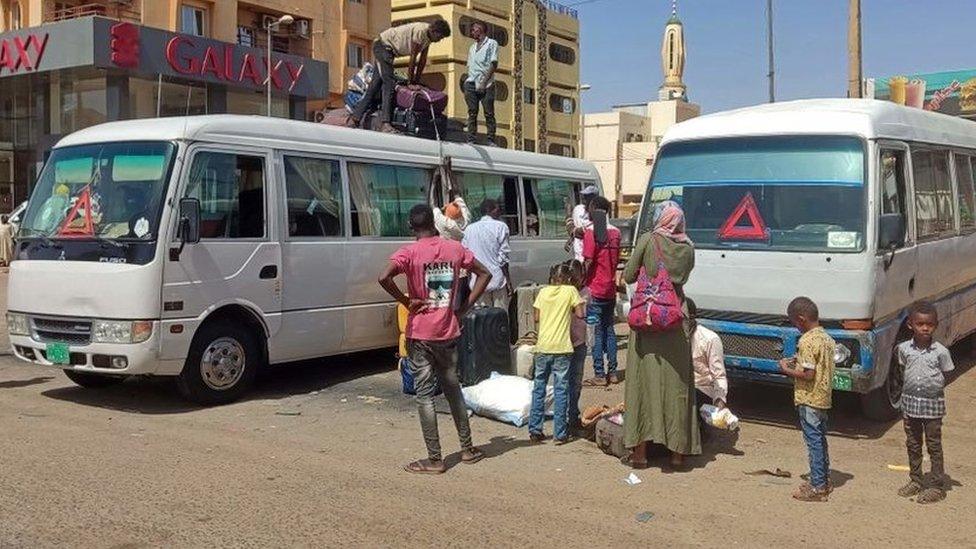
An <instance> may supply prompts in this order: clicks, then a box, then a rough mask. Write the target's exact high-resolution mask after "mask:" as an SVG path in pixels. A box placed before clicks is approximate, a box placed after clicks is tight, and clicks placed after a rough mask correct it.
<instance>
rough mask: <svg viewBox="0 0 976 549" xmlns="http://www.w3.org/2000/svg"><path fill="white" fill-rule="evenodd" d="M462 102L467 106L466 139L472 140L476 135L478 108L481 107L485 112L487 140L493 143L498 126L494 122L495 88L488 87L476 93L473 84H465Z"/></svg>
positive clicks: (476, 90) (476, 89)
mask: <svg viewBox="0 0 976 549" xmlns="http://www.w3.org/2000/svg"><path fill="white" fill-rule="evenodd" d="M464 102H465V103H467V104H468V137H470V138H471V139H474V137H475V136H476V135H478V107H481V108H483V109H484V111H485V127H486V128H487V130H488V140H489V141H494V140H495V131H496V128H497V126H498V125H497V123H496V122H495V86H493V85H492V86H488V87H487V88H485V89H484V90H483V91H478V88H477V87H476V86H475V84H474V82H465V83H464Z"/></svg>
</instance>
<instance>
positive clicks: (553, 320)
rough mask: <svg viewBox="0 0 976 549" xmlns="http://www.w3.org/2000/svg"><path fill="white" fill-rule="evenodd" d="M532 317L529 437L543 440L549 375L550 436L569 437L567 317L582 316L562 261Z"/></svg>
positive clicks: (562, 440)
mask: <svg viewBox="0 0 976 549" xmlns="http://www.w3.org/2000/svg"><path fill="white" fill-rule="evenodd" d="M533 307H534V308H535V321H536V323H537V324H538V325H539V339H538V341H537V342H536V344H535V361H534V368H535V381H534V385H533V388H532V408H531V411H530V413H529V440H531V441H532V442H543V441H545V440H546V436H545V435H544V434H543V432H542V423H543V420H544V419H545V411H546V385H547V384H548V382H549V375H550V374H551V375H552V377H553V397H554V400H555V402H554V406H553V420H552V429H553V437H554V438H555V440H556V444H565V443H567V442H569V441H570V435H569V425H568V421H567V419H568V408H569V380H568V379H567V377H568V374H569V369H570V363H571V362H572V358H573V341H572V338H571V337H570V325H571V321H570V319H571V317H572V316H573V315H576V318H583V314H584V311H583V299H582V298H580V295H579V292H578V291H576V287H575V286H573V285H572V274H571V273H570V270H569V268H568V267H567V266H566V265H564V264H558V265H554V266H553V267H552V269H550V271H549V285H548V286H545V287H544V288H542V289H541V290H539V294H538V295H537V296H536V298H535V303H534V304H533Z"/></svg>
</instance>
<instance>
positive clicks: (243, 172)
mask: <svg viewBox="0 0 976 549" xmlns="http://www.w3.org/2000/svg"><path fill="white" fill-rule="evenodd" d="M187 157H188V158H189V162H188V163H187V165H188V166H189V169H184V170H183V173H184V175H183V180H184V185H183V188H182V192H180V193H178V194H177V196H178V197H181V198H195V199H197V200H199V202H200V242H198V243H196V244H187V245H186V246H185V247H184V249H183V251H182V253H180V254H179V256H178V257H177V256H176V255H175V250H176V249H178V247H179V237H178V236H176V232H177V231H176V228H175V227H174V230H173V234H174V237H173V245H172V246H171V249H170V251H169V253H168V254H167V258H166V259H167V261H166V268H165V271H164V276H163V292H162V294H163V295H162V299H163V312H162V316H163V318H164V319H165V318H191V319H192V318H196V317H198V316H200V315H203V314H204V313H205V312H208V310H209V309H212V308H215V307H220V306H223V305H227V304H232V303H236V304H238V305H242V306H245V307H247V308H248V309H250V310H251V311H252V312H254V313H256V314H258V315H260V316H261V317H262V321H263V322H264V323H265V325H266V326H267V328H268V331H269V334H272V335H273V334H275V333H276V332H277V330H278V326H279V324H280V321H281V320H280V319H281V317H280V314H279V313H280V312H281V294H282V285H281V279H282V276H281V274H282V273H281V270H282V265H281V247H280V245H279V243H278V240H277V235H276V234H274V233H275V227H276V222H275V220H276V217H277V216H276V215H275V212H276V208H272V207H271V205H273V204H275V201H274V197H273V195H272V193H271V192H270V189H271V188H273V187H274V186H273V185H271V176H270V174H271V173H273V170H271V169H270V166H271V158H272V157H271V155H270V154H269V153H268V152H266V151H261V150H253V151H251V152H244V149H241V148H239V147H235V148H234V149H233V150H231V149H224V148H215V147H210V146H208V147H207V148H192V149H191V150H190V151H189V152H188V153H187ZM174 204H176V205H177V206H176V207H177V208H178V201H175V202H174ZM174 225H178V223H174Z"/></svg>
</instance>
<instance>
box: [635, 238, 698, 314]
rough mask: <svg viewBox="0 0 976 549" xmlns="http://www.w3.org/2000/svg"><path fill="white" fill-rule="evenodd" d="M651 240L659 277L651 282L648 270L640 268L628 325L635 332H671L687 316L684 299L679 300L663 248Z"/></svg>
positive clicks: (655, 277) (656, 276) (655, 276)
mask: <svg viewBox="0 0 976 549" xmlns="http://www.w3.org/2000/svg"><path fill="white" fill-rule="evenodd" d="M651 238H652V239H653V240H654V243H655V251H656V254H655V256H656V259H657V274H656V275H654V280H651V279H650V278H648V276H647V270H646V269H644V267H643V266H641V268H640V274H638V275H637V288H636V289H635V291H634V296H633V297H631V298H630V314H628V315H627V323H628V324H630V328H631V329H632V330H635V331H638V332H668V331H671V330H673V329H675V328H677V327H678V326H681V321H682V320H684V317H685V315H684V312H682V310H681V298H679V297H678V292H676V291H675V289H674V284H672V283H671V275H669V274H668V270H667V268H666V267H665V266H664V256H663V255H662V254H661V245H660V243H658V241H657V240H656V239H654V237H651Z"/></svg>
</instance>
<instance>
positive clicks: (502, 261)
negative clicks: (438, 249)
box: [461, 198, 514, 311]
mask: <svg viewBox="0 0 976 549" xmlns="http://www.w3.org/2000/svg"><path fill="white" fill-rule="evenodd" d="M501 218H502V208H501V205H500V204H499V203H498V201H497V200H495V199H492V198H486V199H485V200H484V201H483V202H482V203H481V219H480V220H478V221H475V222H474V223H472V224H471V225H469V226H468V229H467V230H466V231H464V240H462V241H461V244H463V245H464V247H465V248H467V249H469V250H471V252H472V253H473V254H474V257H475V258H476V259H477V260H478V261H480V262H481V264H482V265H484V266H485V267H487V268H488V271H489V272H491V283H490V284H489V285H488V288H487V289H486V290H485V293H484V294H483V295H482V296H481V299H480V300H479V301H478V304H479V305H484V306H485V307H498V308H501V309H505V310H506V311H508V304H509V301H510V300H511V297H512V293H513V292H514V290H513V289H512V277H511V276H510V275H509V273H508V254H509V253H510V252H511V247H510V246H509V242H508V239H509V229H508V224H507V223H505V222H504V221H502V220H501ZM475 283H477V280H474V281H472V285H473V284H475Z"/></svg>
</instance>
